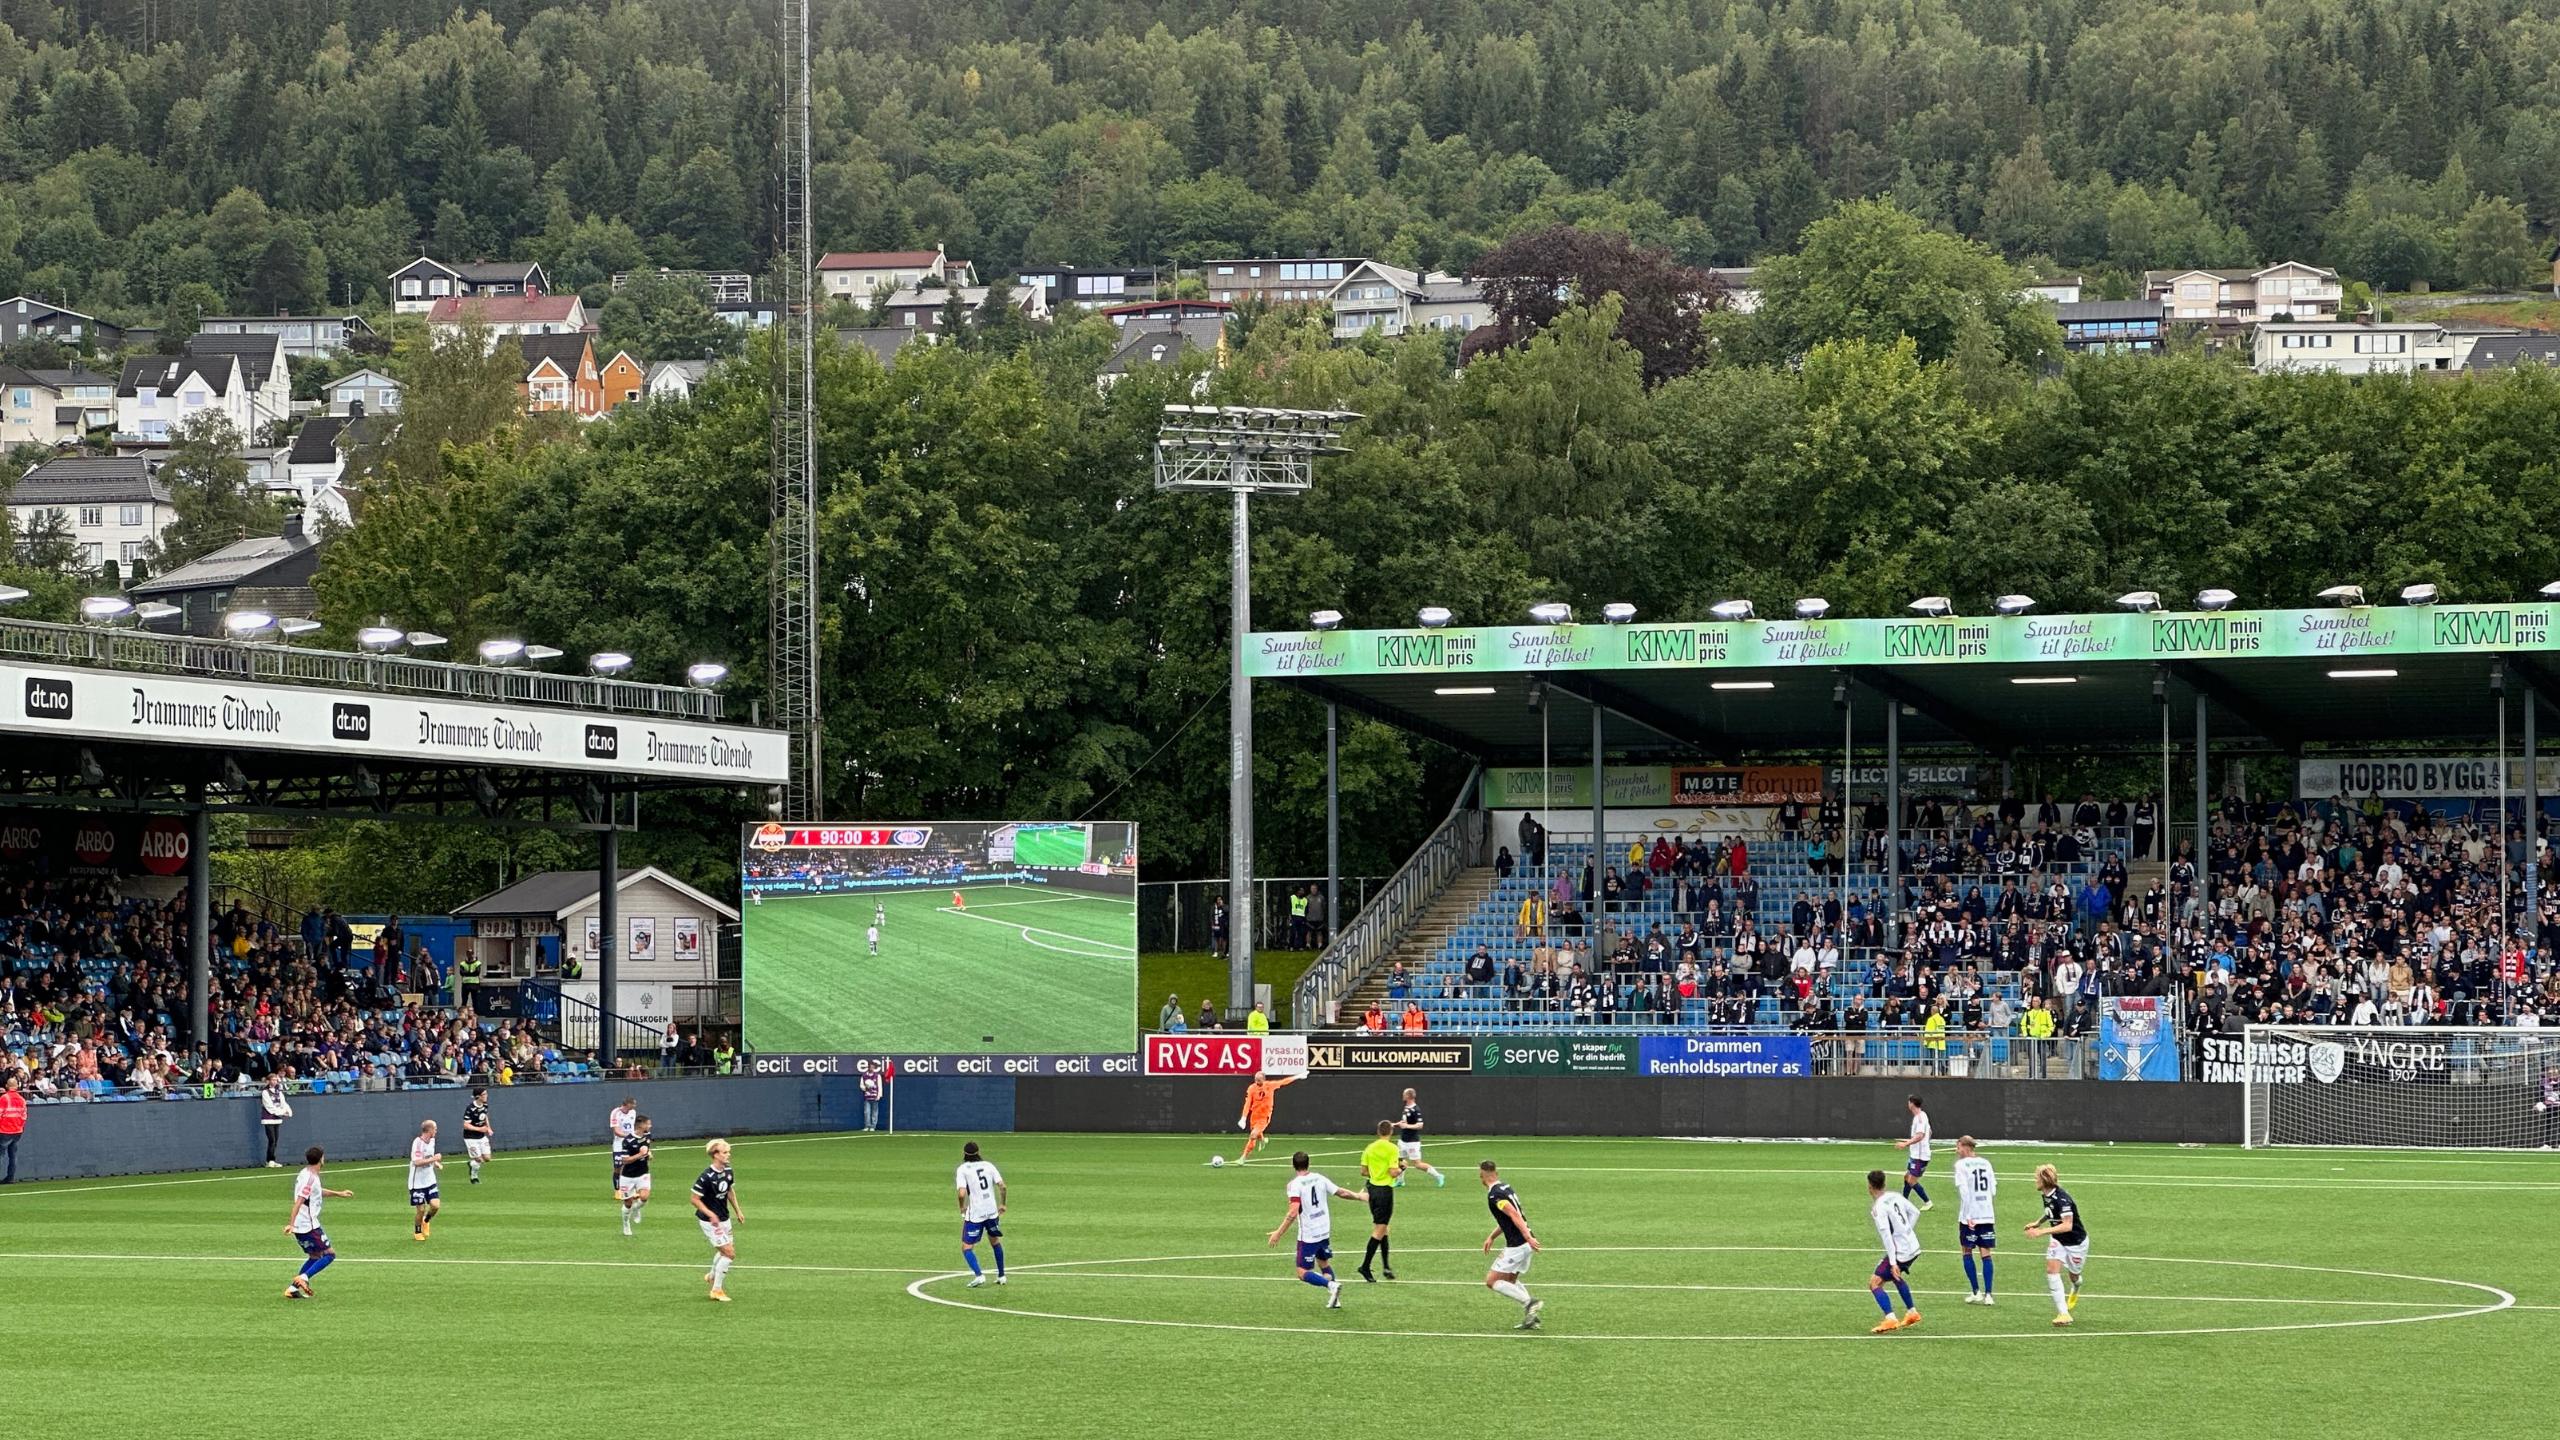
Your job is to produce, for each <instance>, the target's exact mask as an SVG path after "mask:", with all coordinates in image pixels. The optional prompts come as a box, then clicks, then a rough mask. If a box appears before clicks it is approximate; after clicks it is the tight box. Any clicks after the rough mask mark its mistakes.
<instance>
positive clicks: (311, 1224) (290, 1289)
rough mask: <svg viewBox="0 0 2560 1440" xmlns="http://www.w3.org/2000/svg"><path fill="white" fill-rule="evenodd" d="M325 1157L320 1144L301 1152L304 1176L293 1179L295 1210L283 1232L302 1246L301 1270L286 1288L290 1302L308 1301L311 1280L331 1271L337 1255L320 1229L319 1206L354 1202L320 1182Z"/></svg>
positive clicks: (344, 1192) (350, 1196)
mask: <svg viewBox="0 0 2560 1440" xmlns="http://www.w3.org/2000/svg"><path fill="white" fill-rule="evenodd" d="M325 1158H327V1157H326V1154H325V1152H323V1151H322V1150H321V1148H320V1147H319V1146H317V1145H314V1146H312V1147H311V1148H310V1149H308V1150H305V1151H303V1152H302V1173H301V1174H299V1175H296V1176H294V1177H293V1211H292V1213H291V1214H290V1215H288V1216H286V1217H285V1222H284V1233H285V1234H286V1235H287V1236H290V1237H291V1238H292V1240H293V1243H294V1244H296V1245H299V1246H301V1247H302V1269H301V1270H300V1271H299V1272H297V1273H296V1274H295V1275H294V1277H293V1281H292V1283H291V1284H288V1285H286V1286H285V1287H284V1298H286V1299H287V1300H308V1299H311V1298H312V1295H311V1277H312V1276H314V1275H317V1274H319V1273H320V1272H321V1271H323V1270H326V1269H328V1268H329V1266H330V1264H331V1263H332V1262H334V1261H335V1260H336V1259H337V1258H338V1252H337V1251H335V1250H332V1249H330V1248H329V1232H328V1231H326V1230H323V1229H321V1228H320V1206H321V1205H322V1203H323V1202H325V1201H327V1200H328V1199H330V1198H331V1197H332V1196H334V1197H336V1198H337V1199H340V1200H353V1199H354V1198H356V1192H354V1191H353V1190H332V1189H329V1188H328V1187H327V1186H326V1185H324V1184H322V1183H321V1180H320V1165H321V1162H322V1160H324V1159H325Z"/></svg>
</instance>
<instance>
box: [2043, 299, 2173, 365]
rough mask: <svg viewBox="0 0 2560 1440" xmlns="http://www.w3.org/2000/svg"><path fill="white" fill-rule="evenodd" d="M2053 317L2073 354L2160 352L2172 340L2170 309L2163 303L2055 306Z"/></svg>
mask: <svg viewBox="0 0 2560 1440" xmlns="http://www.w3.org/2000/svg"><path fill="white" fill-rule="evenodd" d="M2053 318H2054V320H2055V321H2056V322H2058V323H2059V324H2060V325H2061V326H2062V348H2063V350H2064V351H2066V352H2068V353H2071V354H2079V353H2081V352H2083V351H2091V350H2097V351H2109V350H2157V349H2159V348H2160V347H2161V346H2162V345H2163V344H2165V343H2167V338H2168V330H2169V307H2168V305H2167V304H2166V303H2165V302H2163V301H2159V300H2081V301H2076V302H2073V303H2070V304H2063V305H2056V306H2054V307H2053Z"/></svg>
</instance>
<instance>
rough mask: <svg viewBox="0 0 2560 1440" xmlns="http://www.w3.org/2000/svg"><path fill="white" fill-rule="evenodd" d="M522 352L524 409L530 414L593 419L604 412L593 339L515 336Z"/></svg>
mask: <svg viewBox="0 0 2560 1440" xmlns="http://www.w3.org/2000/svg"><path fill="white" fill-rule="evenodd" d="M516 344H517V345H518V346H520V347H522V349H523V351H524V365H525V371H524V402H525V403H524V408H525V410H526V412H527V413H529V414H534V415H546V414H563V415H574V416H576V417H577V418H579V419H581V420H593V419H594V418H596V417H597V416H598V415H601V414H603V413H604V378H603V376H602V375H601V374H600V373H598V371H597V369H596V347H595V341H594V337H592V336H589V335H586V334H583V333H581V334H576V335H519V336H517V337H516Z"/></svg>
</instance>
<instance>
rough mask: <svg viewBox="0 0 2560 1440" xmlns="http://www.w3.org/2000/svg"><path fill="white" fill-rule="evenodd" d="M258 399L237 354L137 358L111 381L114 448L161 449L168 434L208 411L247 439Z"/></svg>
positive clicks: (258, 420) (253, 427)
mask: <svg viewBox="0 0 2560 1440" xmlns="http://www.w3.org/2000/svg"><path fill="white" fill-rule="evenodd" d="M260 399H261V397H260V396H259V395H258V394H257V392H256V391H254V390H253V389H252V388H251V386H250V384H249V380H248V377H247V376H246V375H245V374H243V373H242V371H241V364H240V358H239V357H238V356H236V355H232V354H229V353H227V352H218V353H212V354H205V355H137V356H135V357H134V358H133V359H130V360H127V361H126V362H124V373H123V374H122V375H120V376H118V377H117V379H116V429H115V437H116V443H117V444H119V445H154V446H156V445H166V444H168V443H169V435H170V432H171V431H173V430H176V429H177V428H178V427H179V426H181V425H183V424H185V423H186V422H188V421H189V420H192V419H194V418H195V417H196V416H198V415H202V414H205V413H208V412H210V413H213V414H217V415H220V416H221V417H222V418H223V419H225V420H227V421H229V422H230V423H231V428H232V429H234V430H236V431H238V432H239V433H240V434H241V436H242V437H243V438H247V437H249V436H252V435H254V434H255V433H256V427H257V425H258V424H259V423H261V419H262V417H261V416H260V415H259V414H258V409H257V407H258V404H259V402H260Z"/></svg>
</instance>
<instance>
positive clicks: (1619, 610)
mask: <svg viewBox="0 0 2560 1440" xmlns="http://www.w3.org/2000/svg"><path fill="white" fill-rule="evenodd" d="M1600 618H1601V619H1603V620H1606V621H1608V622H1609V623H1610V624H1612V625H1626V624H1630V623H1633V621H1634V620H1635V618H1636V607H1635V606H1633V605H1630V604H1628V603H1627V602H1626V601H1624V600H1612V601H1610V602H1609V603H1608V604H1606V605H1603V606H1601V607H1600Z"/></svg>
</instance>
